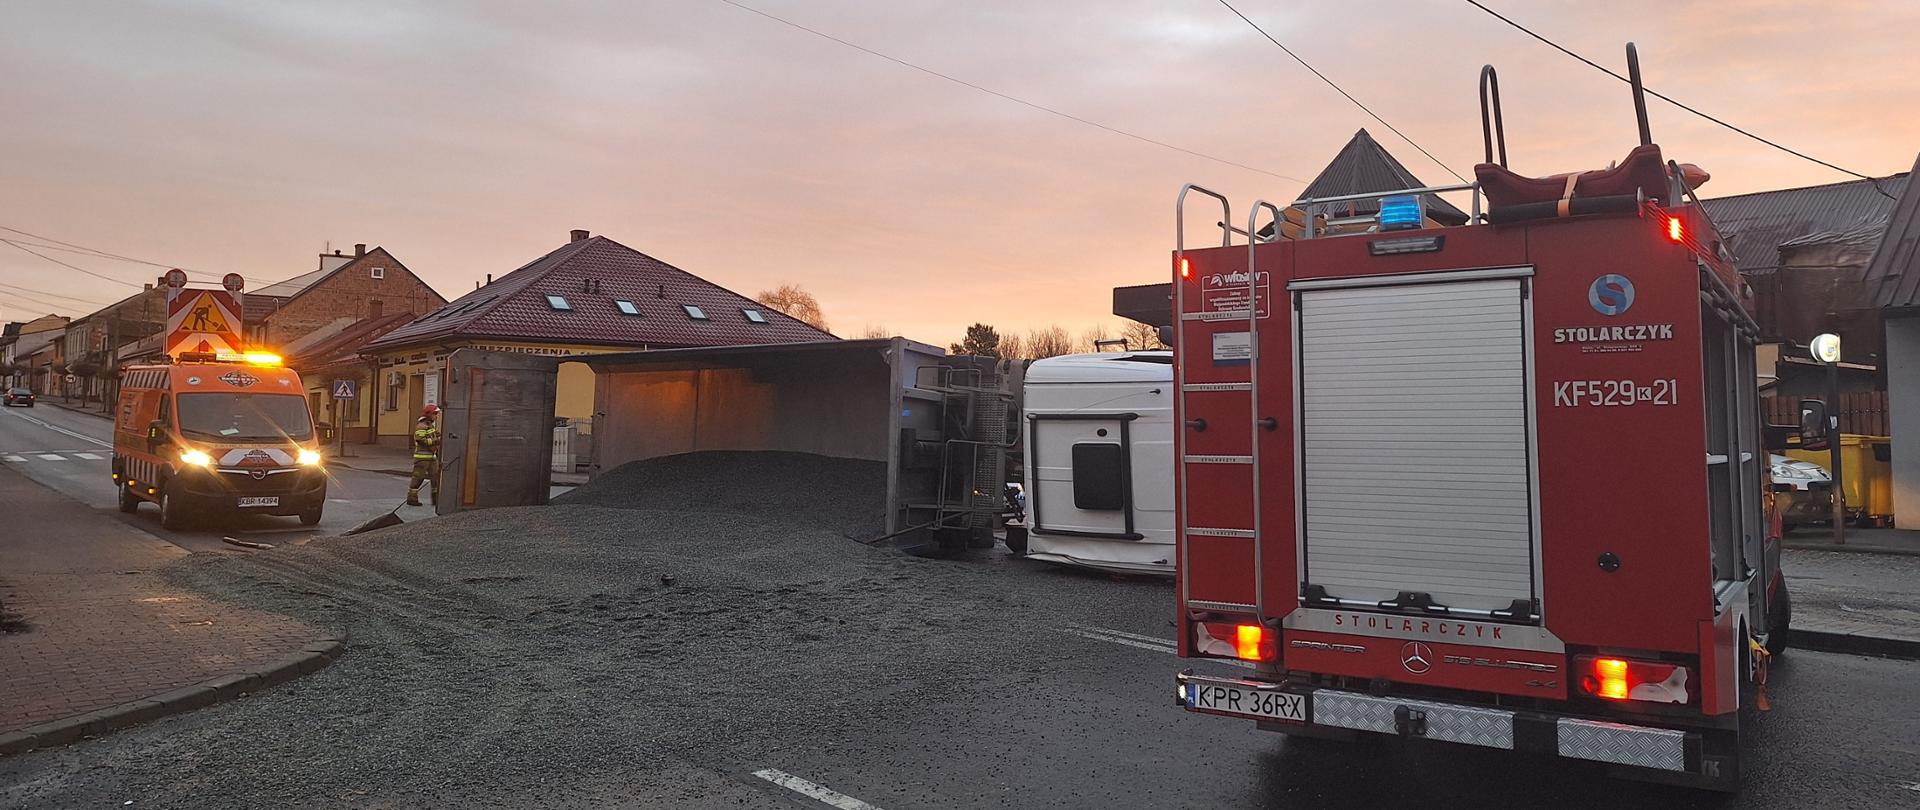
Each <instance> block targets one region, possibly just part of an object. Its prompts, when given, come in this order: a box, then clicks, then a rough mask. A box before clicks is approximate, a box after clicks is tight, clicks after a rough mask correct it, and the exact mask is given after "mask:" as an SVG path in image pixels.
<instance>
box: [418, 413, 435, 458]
mask: <svg viewBox="0 0 1920 810" xmlns="http://www.w3.org/2000/svg"><path fill="white" fill-rule="evenodd" d="M439 452H440V428H439V427H436V426H435V425H434V424H433V423H432V422H428V421H426V420H424V419H423V420H421V421H419V422H416V423H414V427H413V457H414V458H416V459H423V458H434V457H435V456H437V455H438V454H439Z"/></svg>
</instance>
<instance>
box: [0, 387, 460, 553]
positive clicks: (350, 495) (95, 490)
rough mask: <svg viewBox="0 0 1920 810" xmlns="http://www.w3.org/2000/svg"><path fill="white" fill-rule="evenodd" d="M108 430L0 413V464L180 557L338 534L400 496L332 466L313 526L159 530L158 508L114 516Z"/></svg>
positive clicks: (370, 477) (385, 480)
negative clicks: (169, 546)
mask: <svg viewBox="0 0 1920 810" xmlns="http://www.w3.org/2000/svg"><path fill="white" fill-rule="evenodd" d="M112 427H113V425H112V423H110V422H108V421H107V420H106V419H105V418H104V417H98V416H93V415H90V414H84V413H76V412H74V411H70V410H67V409H65V408H59V407H54V406H51V405H46V404H41V405H39V406H37V407H33V408H0V464H5V465H7V466H8V467H9V468H11V469H13V470H15V471H17V472H20V473H23V474H25V475H26V476H27V477H28V478H31V479H33V480H34V481H37V482H39V483H41V484H44V485H46V486H48V487H51V488H53V489H55V490H58V491H59V492H61V493H63V494H65V495H67V496H68V497H71V498H74V499H75V500H78V501H80V502H81V503H83V504H85V505H87V506H90V507H93V508H95V509H98V510H103V511H106V512H110V513H112V514H114V515H115V516H117V517H119V518H121V519H123V520H126V521H127V522H128V523H130V524H132V525H134V526H136V527H138V528H140V529H142V530H144V531H147V532H150V533H152V534H154V535H156V536H158V537H160V538H162V539H165V540H167V541H168V542H171V543H173V544H175V545H178V546H180V547H182V548H185V549H187V550H188V551H219V552H235V553H238V552H241V551H243V549H241V548H240V547H237V546H233V545H229V544H227V543H225V542H224V541H222V540H221V539H220V538H221V537H223V536H233V537H238V538H242V539H245V540H247V541H249V542H260V543H274V544H278V543H288V542H299V541H300V540H302V539H304V538H308V537H313V536H317V535H323V534H339V533H341V532H344V531H346V530H347V529H350V528H353V527H354V526H357V525H359V524H361V523H363V522H365V521H367V520H368V519H370V518H372V517H374V516H375V515H379V514H381V513H383V512H386V511H387V510H389V509H392V508H393V507H394V506H395V505H397V504H399V503H400V501H401V500H402V499H404V498H405V497H406V482H405V481H404V480H403V479H400V478H396V477H394V476H391V475H385V474H381V473H373V472H363V471H360V470H353V469H348V468H346V467H341V466H339V465H332V466H330V467H329V468H328V475H329V476H330V477H331V479H332V480H331V482H330V483H329V484H328V485H327V507H326V510H325V513H324V517H323V518H322V519H321V521H320V525H318V526H313V527H306V526H301V525H300V521H299V519H298V518H293V517H272V516H267V515H242V516H240V517H239V518H238V519H235V520H232V521H230V522H217V523H206V524H203V525H201V526H199V527H196V528H194V529H192V530H190V531H179V532H175V531H167V530H165V529H162V528H160V510H159V507H156V506H154V505H152V504H143V505H141V507H140V510H139V511H138V512H135V513H134V514H131V515H122V514H120V513H119V511H118V508H117V506H116V501H115V496H116V493H115V490H114V485H113V478H112V475H113V470H112V459H113V431H112ZM430 512H431V510H430V509H427V508H421V509H404V510H402V511H401V513H400V514H401V516H402V517H407V518H413V517H425V516H427V515H428V514H430ZM11 522H12V521H8V523H11ZM8 528H9V529H12V528H13V527H12V526H8Z"/></svg>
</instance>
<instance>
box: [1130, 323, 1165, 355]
mask: <svg viewBox="0 0 1920 810" xmlns="http://www.w3.org/2000/svg"><path fill="white" fill-rule="evenodd" d="M1120 336H1121V337H1123V338H1126V339H1127V348H1129V349H1133V350H1135V351H1144V350H1147V349H1160V348H1165V347H1164V346H1162V345H1161V343H1160V330H1159V329H1157V328H1154V327H1153V326H1152V325H1150V324H1144V323H1141V322H1139V321H1128V322H1127V323H1126V324H1125V325H1123V326H1121V327H1120Z"/></svg>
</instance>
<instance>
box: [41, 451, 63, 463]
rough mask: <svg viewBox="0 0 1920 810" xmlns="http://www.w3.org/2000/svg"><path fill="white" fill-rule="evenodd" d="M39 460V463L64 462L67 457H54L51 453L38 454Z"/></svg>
mask: <svg viewBox="0 0 1920 810" xmlns="http://www.w3.org/2000/svg"><path fill="white" fill-rule="evenodd" d="M40 460H41V461H66V460H67V457H66V456H56V455H54V454H52V453H42V454H40Z"/></svg>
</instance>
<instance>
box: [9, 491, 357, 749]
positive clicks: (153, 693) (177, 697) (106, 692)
mask: <svg viewBox="0 0 1920 810" xmlns="http://www.w3.org/2000/svg"><path fill="white" fill-rule="evenodd" d="M0 505H4V511H5V513H6V514H8V515H9V516H11V517H12V519H11V520H9V524H10V525H9V526H8V527H7V530H6V531H5V532H0V605H3V606H4V609H5V611H6V612H7V613H10V614H14V616H15V617H17V619H18V620H19V623H20V625H22V626H9V628H8V629H9V630H10V631H12V632H7V633H4V634H0V754H7V753H13V752H15V751H18V750H24V749H27V748H33V747H48V746H50V745H55V744H61V743H65V742H71V741H73V740H75V739H78V738H79V737H81V736H82V735H92V734H98V733H102V732H104V731H106V730H109V729H112V728H118V727H122V726H126V725H132V724H133V723H137V722H144V721H146V720H149V719H152V718H155V717H159V716H163V715H165V714H169V713H172V712H176V711H184V710H186V709H189V708H194V707H197V706H202V705H206V704H208V703H211V702H214V701H215V700H217V699H222V698H226V697H232V696H236V695H238V694H239V693H241V692H244V691H248V690H250V689H259V688H262V687H263V686H264V685H267V684H271V683H277V682H279V681H281V680H285V679H287V678H290V677H292V676H294V675H297V674H303V673H304V672H310V671H312V670H314V669H318V668H319V667H320V666H322V665H324V664H325V662H326V661H327V660H331V658H332V657H333V656H334V655H337V654H338V652H339V648H340V644H339V641H338V639H337V638H333V637H332V636H331V635H330V634H328V633H325V632H323V631H321V630H320V629H319V628H316V627H313V626H311V625H308V624H306V623H304V622H300V621H297V620H294V619H291V618H288V617H285V616H281V615H278V614H274V613H267V612H264V611H259V610H253V609H250V608H243V607H239V606H236V605H230V604H226V603H223V602H216V601H212V600H209V599H207V598H204V597H201V596H198V595H195V594H193V593H191V592H188V591H184V590H181V589H179V588H175V587H173V586H171V585H168V584H167V583H166V582H164V581H163V580H162V579H161V577H160V576H159V574H158V571H159V569H161V568H163V567H165V566H166V565H167V564H168V563H171V562H173V561H174V560H177V559H179V558H181V557H184V556H186V554H187V552H186V551H184V550H182V549H180V548H178V547H176V546H173V545H171V544H169V543H166V542H164V541H161V540H159V539H157V538H155V537H153V536H151V535H148V534H146V533H145V532H141V531H139V530H137V529H134V528H131V527H129V526H127V525H125V524H123V523H121V522H120V521H118V520H115V519H113V518H112V517H110V516H108V515H105V514H101V513H98V512H96V511H94V510H93V509H91V508H89V507H87V506H85V505H83V504H81V503H79V502H77V501H74V500H71V499H69V498H67V497H65V496H63V495H60V494H59V493H56V492H54V491H53V490H50V489H47V488H45V487H42V486H40V485H39V484H36V483H33V482H32V481H29V480H28V479H27V478H25V477H23V476H21V475H19V474H18V473H14V472H12V471H8V470H0Z"/></svg>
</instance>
